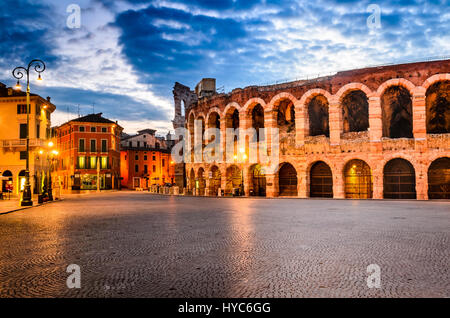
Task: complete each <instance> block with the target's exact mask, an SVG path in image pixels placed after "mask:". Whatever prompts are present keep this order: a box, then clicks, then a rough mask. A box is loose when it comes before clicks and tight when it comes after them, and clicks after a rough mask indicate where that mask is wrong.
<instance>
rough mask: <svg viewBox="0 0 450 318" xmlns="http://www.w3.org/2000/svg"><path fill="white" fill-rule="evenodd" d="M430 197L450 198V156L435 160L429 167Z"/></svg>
mask: <svg viewBox="0 0 450 318" xmlns="http://www.w3.org/2000/svg"><path fill="white" fill-rule="evenodd" d="M428 198H429V199H450V158H449V157H441V158H438V159H436V160H434V161H433V162H432V163H431V164H430V166H429V168H428Z"/></svg>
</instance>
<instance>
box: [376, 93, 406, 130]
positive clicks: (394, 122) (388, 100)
mask: <svg viewBox="0 0 450 318" xmlns="http://www.w3.org/2000/svg"><path fill="white" fill-rule="evenodd" d="M381 109H382V117H383V137H389V138H413V131H412V122H413V121H412V100H411V95H410V93H409V91H408V90H407V89H406V88H404V87H402V86H391V87H389V88H388V89H386V90H385V91H384V93H383V96H381Z"/></svg>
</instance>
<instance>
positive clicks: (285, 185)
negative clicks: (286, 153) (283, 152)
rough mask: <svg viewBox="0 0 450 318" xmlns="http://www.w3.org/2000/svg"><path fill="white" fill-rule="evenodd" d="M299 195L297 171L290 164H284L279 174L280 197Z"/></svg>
mask: <svg viewBox="0 0 450 318" xmlns="http://www.w3.org/2000/svg"><path fill="white" fill-rule="evenodd" d="M297 194H298V192H297V171H296V170H295V168H294V167H293V166H292V165H291V164H290V163H284V164H282V166H281V168H280V170H279V172H278V195H279V196H280V197H283V196H297Z"/></svg>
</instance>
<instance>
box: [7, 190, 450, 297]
mask: <svg viewBox="0 0 450 318" xmlns="http://www.w3.org/2000/svg"><path fill="white" fill-rule="evenodd" d="M449 246H450V203H449V202H431V201H371V200H369V201H364V200H320V199H314V200H298V199H284V200H267V199H254V198H208V197H178V196H162V195H152V194H149V193H145V192H144V193H143V192H116V193H101V194H95V195H80V196H72V197H69V198H65V200H64V201H61V202H55V203H52V204H49V205H45V206H40V207H34V208H31V209H27V210H23V211H18V212H14V213H11V214H5V215H0V297H449V296H450V266H449V265H450V249H449ZM69 264H78V265H79V266H80V268H81V288H80V289H68V288H67V286H66V279H67V277H68V276H69V274H68V273H66V268H67V266H68V265H69ZM369 264H378V265H379V266H380V268H381V288H380V289H376V288H374V289H370V288H368V287H367V283H366V280H367V277H368V275H369V274H368V273H367V271H366V269H367V266H368V265H369Z"/></svg>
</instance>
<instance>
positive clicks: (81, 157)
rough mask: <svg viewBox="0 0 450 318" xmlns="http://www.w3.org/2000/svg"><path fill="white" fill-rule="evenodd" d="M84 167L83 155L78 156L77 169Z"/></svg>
mask: <svg viewBox="0 0 450 318" xmlns="http://www.w3.org/2000/svg"><path fill="white" fill-rule="evenodd" d="M85 167H86V158H85V157H84V156H79V157H78V169H84V168H85Z"/></svg>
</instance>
